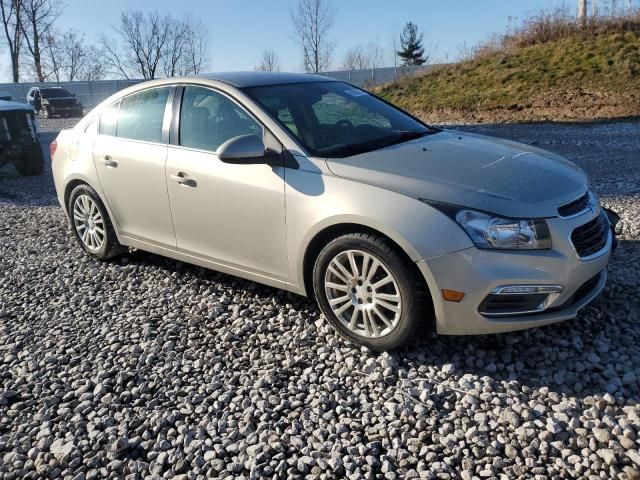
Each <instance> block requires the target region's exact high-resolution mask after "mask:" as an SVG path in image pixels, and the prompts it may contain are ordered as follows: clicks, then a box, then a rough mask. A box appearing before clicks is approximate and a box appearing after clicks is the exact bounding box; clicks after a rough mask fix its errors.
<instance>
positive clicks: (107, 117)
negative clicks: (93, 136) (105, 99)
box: [99, 101, 120, 136]
mask: <svg viewBox="0 0 640 480" xmlns="http://www.w3.org/2000/svg"><path fill="white" fill-rule="evenodd" d="M119 107H120V102H119V101H118V102H115V103H112V104H111V105H109V106H108V107H107V108H105V109H104V110H103V111H102V113H101V114H100V127H99V133H100V134H102V135H111V136H115V134H116V124H117V122H118V108H119Z"/></svg>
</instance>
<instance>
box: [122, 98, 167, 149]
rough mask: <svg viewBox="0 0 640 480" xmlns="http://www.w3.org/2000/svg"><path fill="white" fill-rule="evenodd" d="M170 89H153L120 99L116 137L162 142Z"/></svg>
mask: <svg viewBox="0 0 640 480" xmlns="http://www.w3.org/2000/svg"><path fill="white" fill-rule="evenodd" d="M169 91H170V87H162V88H154V89H151V90H144V91H142V92H138V93H134V94H133V95H129V96H128V97H125V98H123V99H122V101H121V103H120V110H119V111H118V122H117V127H116V136H118V137H122V138H130V139H132V140H142V141H145V142H161V141H162V122H163V119H164V110H165V106H166V104H167V98H168V97H169Z"/></svg>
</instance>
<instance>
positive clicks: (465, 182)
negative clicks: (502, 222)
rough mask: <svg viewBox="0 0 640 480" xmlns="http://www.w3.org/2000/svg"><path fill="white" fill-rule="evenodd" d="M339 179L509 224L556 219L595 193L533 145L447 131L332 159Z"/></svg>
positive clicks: (576, 172) (566, 165) (578, 174)
mask: <svg viewBox="0 0 640 480" xmlns="http://www.w3.org/2000/svg"><path fill="white" fill-rule="evenodd" d="M327 167H328V168H329V170H330V171H331V172H332V173H333V174H334V175H337V176H340V177H345V178H349V179H353V180H356V181H359V182H364V183H369V184H372V185H377V186H380V187H383V188H386V189H389V190H393V191H396V192H399V193H403V194H406V195H410V196H413V197H416V198H420V199H424V200H432V201H437V202H445V203H450V204H454V205H461V206H465V207H469V208H475V209H478V210H483V211H486V212H491V213H495V214H499V215H504V216H509V217H523V218H526V217H530V218H532V217H554V216H557V215H558V210H557V209H558V207H559V206H560V205H562V204H564V203H568V202H570V201H572V200H575V199H576V198H578V197H579V196H580V195H582V194H583V193H584V192H585V191H586V190H587V188H588V180H587V177H586V175H585V174H584V172H583V171H582V170H581V169H580V168H578V167H577V166H576V165H574V164H573V163H571V162H569V161H568V160H565V159H563V158H562V157H559V156H558V155H555V154H553V153H550V152H547V151H545V150H541V149H539V148H535V147H531V146H528V145H524V144H520V143H517V142H512V141H509V140H502V139H497V138H491V137H486V136H482V135H476V134H470V133H459V132H453V131H446V130H445V131H441V132H439V133H436V134H433V135H429V136H426V137H422V138H419V139H416V140H412V141H409V142H404V143H401V144H398V145H393V146H390V147H386V148H383V149H380V150H375V151H372V152H367V153H363V154H360V155H355V156H352V157H347V158H340V159H334V158H331V159H327Z"/></svg>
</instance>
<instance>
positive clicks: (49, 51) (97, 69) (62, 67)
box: [43, 30, 104, 82]
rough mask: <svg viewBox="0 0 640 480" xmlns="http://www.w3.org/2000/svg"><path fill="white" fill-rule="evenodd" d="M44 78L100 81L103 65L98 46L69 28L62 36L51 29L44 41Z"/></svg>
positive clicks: (102, 74)
mask: <svg viewBox="0 0 640 480" xmlns="http://www.w3.org/2000/svg"><path fill="white" fill-rule="evenodd" d="M43 69H44V70H45V72H46V73H45V78H47V79H48V78H55V80H56V81H58V82H59V81H61V80H66V81H70V82H73V81H74V80H98V79H100V78H102V77H103V76H104V68H103V67H102V61H101V59H100V54H99V51H98V50H97V49H96V47H94V46H92V45H89V44H87V42H86V40H85V38H84V35H83V34H81V33H79V32H77V31H76V30H69V31H67V32H65V33H64V34H63V35H60V34H59V33H58V32H55V31H51V32H50V33H49V34H48V35H47V36H46V37H45V39H44V40H43Z"/></svg>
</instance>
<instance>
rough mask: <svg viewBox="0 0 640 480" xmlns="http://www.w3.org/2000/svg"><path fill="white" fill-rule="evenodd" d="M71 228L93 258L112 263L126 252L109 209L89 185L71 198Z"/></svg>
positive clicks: (81, 188)
mask: <svg viewBox="0 0 640 480" xmlns="http://www.w3.org/2000/svg"><path fill="white" fill-rule="evenodd" d="M68 212H69V219H70V220H71V228H72V229H73V233H74V234H75V237H76V240H77V241H78V243H79V244H80V246H81V247H82V248H83V249H84V251H85V252H87V253H88V254H89V255H90V256H92V257H93V258H97V259H98V260H108V259H110V258H112V257H114V256H116V255H118V254H120V253H122V252H123V251H124V247H122V245H121V244H120V242H118V238H117V236H116V232H115V231H114V229H113V226H112V225H111V220H110V219H109V215H108V213H107V209H106V208H105V207H104V205H103V204H102V201H101V200H100V197H99V196H98V194H97V193H96V191H95V190H94V189H93V188H91V187H90V186H89V185H85V184H82V185H78V186H77V187H75V188H74V189H73V191H72V192H71V195H70V196H69V204H68Z"/></svg>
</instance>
